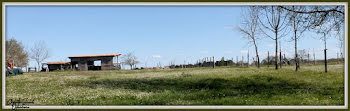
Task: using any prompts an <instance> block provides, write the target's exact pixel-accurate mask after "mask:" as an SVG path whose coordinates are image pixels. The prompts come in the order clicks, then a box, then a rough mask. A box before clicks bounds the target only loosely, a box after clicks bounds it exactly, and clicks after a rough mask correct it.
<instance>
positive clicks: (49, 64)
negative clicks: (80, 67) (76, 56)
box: [42, 62, 71, 71]
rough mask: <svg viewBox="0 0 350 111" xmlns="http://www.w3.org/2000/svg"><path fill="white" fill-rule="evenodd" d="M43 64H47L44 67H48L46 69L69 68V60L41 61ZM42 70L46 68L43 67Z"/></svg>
mask: <svg viewBox="0 0 350 111" xmlns="http://www.w3.org/2000/svg"><path fill="white" fill-rule="evenodd" d="M44 65H47V67H46V68H48V71H54V70H68V69H71V65H70V63H69V62H47V63H43V66H44ZM42 71H46V69H44V67H43V69H42Z"/></svg>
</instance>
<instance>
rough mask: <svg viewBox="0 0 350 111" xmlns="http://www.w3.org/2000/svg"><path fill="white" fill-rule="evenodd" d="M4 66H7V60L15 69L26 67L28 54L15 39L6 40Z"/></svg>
mask: <svg viewBox="0 0 350 111" xmlns="http://www.w3.org/2000/svg"><path fill="white" fill-rule="evenodd" d="M5 48H6V55H5V56H6V64H8V63H7V62H8V61H7V59H8V58H9V59H10V61H11V62H12V64H13V65H14V66H16V67H21V68H23V67H26V66H27V65H28V61H29V59H28V52H27V51H26V50H25V47H24V46H23V44H22V43H21V42H18V41H17V40H16V39H14V38H11V39H9V40H6V43H5Z"/></svg>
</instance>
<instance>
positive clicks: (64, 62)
mask: <svg viewBox="0 0 350 111" xmlns="http://www.w3.org/2000/svg"><path fill="white" fill-rule="evenodd" d="M46 64H69V62H47V63H46Z"/></svg>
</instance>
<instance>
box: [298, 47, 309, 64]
mask: <svg viewBox="0 0 350 111" xmlns="http://www.w3.org/2000/svg"><path fill="white" fill-rule="evenodd" d="M298 55H299V58H298V59H300V60H301V61H302V62H304V61H305V59H306V58H307V56H308V53H307V52H306V50H305V49H303V50H299V51H298Z"/></svg>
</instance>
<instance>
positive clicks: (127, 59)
mask: <svg viewBox="0 0 350 111" xmlns="http://www.w3.org/2000/svg"><path fill="white" fill-rule="evenodd" d="M122 60H123V64H125V65H129V66H130V69H133V66H135V65H136V64H138V63H139V62H140V61H139V60H138V59H137V57H136V56H135V55H134V53H132V52H128V53H126V54H124V55H123V56H122Z"/></svg>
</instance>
